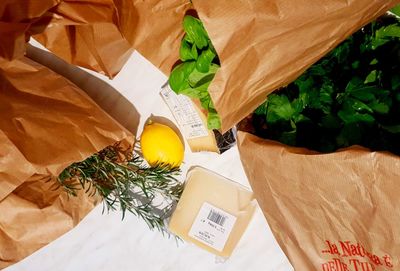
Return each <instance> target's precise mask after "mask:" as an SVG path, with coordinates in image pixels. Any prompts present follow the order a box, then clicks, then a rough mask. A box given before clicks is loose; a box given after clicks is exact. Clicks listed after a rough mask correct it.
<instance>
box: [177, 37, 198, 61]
mask: <svg viewBox="0 0 400 271" xmlns="http://www.w3.org/2000/svg"><path fill="white" fill-rule="evenodd" d="M196 53H197V51H196ZM179 57H180V59H181V60H182V61H187V60H193V59H196V57H194V56H193V53H192V48H191V46H190V44H189V43H188V42H187V41H185V40H183V41H182V43H181V47H180V48H179Z"/></svg>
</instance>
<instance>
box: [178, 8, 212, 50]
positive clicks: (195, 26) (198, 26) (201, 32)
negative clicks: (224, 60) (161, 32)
mask: <svg viewBox="0 0 400 271" xmlns="http://www.w3.org/2000/svg"><path fill="white" fill-rule="evenodd" d="M183 29H184V30H185V32H186V34H187V36H188V40H191V41H193V43H194V44H195V45H196V47H197V48H199V49H203V48H204V47H206V46H207V45H208V41H207V40H208V35H207V32H206V30H205V29H204V26H203V24H202V23H201V21H200V20H199V19H196V18H194V17H193V16H190V15H187V16H185V18H184V19H183Z"/></svg>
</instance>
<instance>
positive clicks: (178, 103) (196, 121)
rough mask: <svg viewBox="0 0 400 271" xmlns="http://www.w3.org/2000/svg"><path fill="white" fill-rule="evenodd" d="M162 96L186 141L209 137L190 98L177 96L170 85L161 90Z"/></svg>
mask: <svg viewBox="0 0 400 271" xmlns="http://www.w3.org/2000/svg"><path fill="white" fill-rule="evenodd" d="M160 94H161V96H162V97H163V99H164V101H165V103H166V104H167V106H168V108H169V109H170V110H171V112H172V115H174V118H175V119H176V121H177V122H178V125H179V126H180V127H181V129H182V132H183V134H184V136H185V138H186V139H191V138H197V137H203V136H207V135H208V130H207V127H205V125H204V124H203V121H202V120H201V118H200V116H199V114H198V112H197V111H196V108H195V105H194V104H193V102H192V101H191V100H190V98H188V97H186V96H184V95H177V94H176V93H175V92H173V91H172V90H171V88H170V86H169V85H168V84H166V85H164V86H163V87H162V88H161V92H160Z"/></svg>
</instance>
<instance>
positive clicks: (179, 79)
mask: <svg viewBox="0 0 400 271" xmlns="http://www.w3.org/2000/svg"><path fill="white" fill-rule="evenodd" d="M183 29H184V30H185V33H186V34H185V36H184V38H183V39H182V43H181V47H180V50H179V55H180V60H181V61H183V63H181V64H179V65H177V66H176V67H175V68H174V69H173V70H172V72H171V75H170V77H169V84H170V86H171V89H172V90H173V91H174V92H176V93H177V94H184V95H187V96H189V97H191V98H194V99H199V100H200V102H201V105H202V107H203V108H204V109H205V110H207V111H208V116H207V124H208V128H209V129H219V128H221V120H220V119H219V116H218V113H217V111H216V110H215V108H214V105H213V104H212V101H211V97H210V94H209V93H208V87H209V86H210V84H211V81H212V80H213V79H214V76H215V74H216V72H217V71H218V69H219V68H220V65H219V59H218V57H217V53H216V51H215V48H214V46H213V45H212V43H211V40H210V38H209V37H208V34H207V32H206V30H205V29H204V26H203V24H202V23H201V21H200V20H199V19H197V18H194V17H192V16H190V15H187V16H185V18H184V20H183Z"/></svg>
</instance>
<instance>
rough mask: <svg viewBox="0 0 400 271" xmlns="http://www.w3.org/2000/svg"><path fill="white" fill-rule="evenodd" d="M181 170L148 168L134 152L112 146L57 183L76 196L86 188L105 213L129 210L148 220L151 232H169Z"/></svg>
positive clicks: (76, 166)
mask: <svg viewBox="0 0 400 271" xmlns="http://www.w3.org/2000/svg"><path fill="white" fill-rule="evenodd" d="M179 174H180V170H179V169H178V168H170V167H168V166H167V165H159V166H157V167H148V166H147V165H146V164H145V163H144V162H143V160H142V159H141V158H140V157H139V156H137V155H133V151H132V149H128V150H124V149H122V148H121V147H120V145H119V144H116V145H114V146H109V147H107V148H105V149H104V150H102V151H100V152H99V153H96V154H94V155H92V156H90V157H89V158H87V159H86V160H84V161H82V162H78V163H74V164H72V165H70V166H69V167H67V168H66V169H65V170H64V171H63V172H61V174H60V175H59V176H58V178H57V180H58V183H59V185H60V186H61V187H63V188H64V190H65V191H66V192H67V193H68V194H70V195H72V196H76V195H77V190H80V189H85V192H86V193H87V194H89V195H90V196H95V195H99V196H100V197H101V198H102V199H103V212H104V211H105V210H107V211H110V210H117V209H118V208H119V209H120V210H121V211H122V219H124V217H125V213H126V212H127V211H128V212H130V213H133V214H134V215H136V216H138V217H140V218H142V219H143V220H144V221H146V223H147V225H148V226H149V227H150V229H154V228H156V229H158V230H160V231H161V232H162V233H163V234H164V233H166V232H167V231H166V227H165V223H164V220H165V219H166V218H168V217H169V216H170V215H171V211H172V209H173V207H174V206H175V204H176V203H177V201H178V200H179V197H180V195H181V193H182V190H183V185H182V184H181V183H180V182H179V181H178V180H177V179H176V176H177V175H179Z"/></svg>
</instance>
